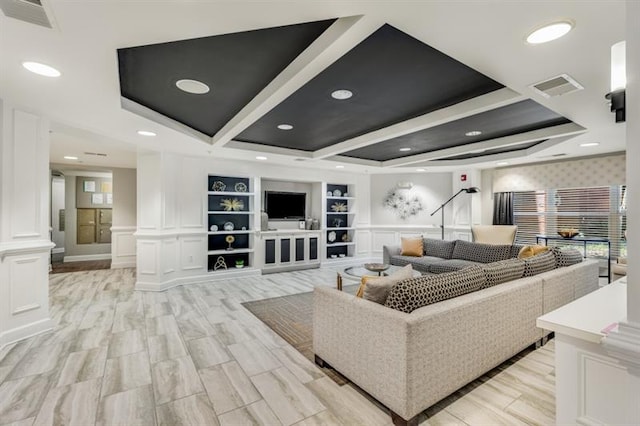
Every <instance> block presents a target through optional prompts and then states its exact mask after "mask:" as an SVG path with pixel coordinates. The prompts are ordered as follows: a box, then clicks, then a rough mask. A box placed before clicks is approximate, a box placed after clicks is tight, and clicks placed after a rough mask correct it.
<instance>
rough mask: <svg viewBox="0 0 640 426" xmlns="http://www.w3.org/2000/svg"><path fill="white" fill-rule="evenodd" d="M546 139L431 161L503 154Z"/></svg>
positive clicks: (525, 147) (520, 149) (523, 148)
mask: <svg viewBox="0 0 640 426" xmlns="http://www.w3.org/2000/svg"><path fill="white" fill-rule="evenodd" d="M546 140H547V139H545V140H541V141H535V142H527V143H520V144H516V145H508V146H505V147H500V148H493V149H487V150H485V151H482V152H470V153H468V154H460V155H453V156H451V157H443V158H437V159H435V160H432V161H449V160H468V159H470V158H480V157H485V156H487V155H495V154H504V153H507V152H518V151H522V150H525V149H529V148H533V147H534V146H536V145H538V144H541V143H542V142H545V141H546Z"/></svg>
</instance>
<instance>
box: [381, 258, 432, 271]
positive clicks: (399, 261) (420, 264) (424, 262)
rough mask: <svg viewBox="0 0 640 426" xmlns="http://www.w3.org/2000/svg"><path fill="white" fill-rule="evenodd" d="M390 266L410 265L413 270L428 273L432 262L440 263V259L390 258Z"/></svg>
mask: <svg viewBox="0 0 640 426" xmlns="http://www.w3.org/2000/svg"><path fill="white" fill-rule="evenodd" d="M390 260H391V264H392V265H395V266H405V265H412V266H413V269H415V270H417V271H420V272H429V266H430V265H431V264H432V263H434V262H440V261H441V260H442V259H440V258H439V257H433V256H422V257H414V256H391V259H390Z"/></svg>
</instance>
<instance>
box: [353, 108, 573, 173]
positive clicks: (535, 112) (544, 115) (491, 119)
mask: <svg viewBox="0 0 640 426" xmlns="http://www.w3.org/2000/svg"><path fill="white" fill-rule="evenodd" d="M570 122H571V121H570V120H568V119H566V118H565V117H563V116H561V115H559V114H556V113H555V112H553V111H551V110H550V109H548V108H545V107H543V106H542V105H540V104H539V103H537V102H535V101H532V100H530V99H528V100H524V101H520V102H517V103H515V104H511V105H507V106H504V107H501V108H496V109H493V110H489V111H486V112H483V113H481V114H476V115H472V116H470V117H466V118H463V119H460V120H456V121H452V122H450V123H447V124H442V125H440V126H436V127H431V128H429V129H425V130H420V131H418V132H415V133H409V134H407V135H403V136H399V137H397V138H393V139H387V140H386V141H383V142H380V143H377V144H374V145H369V146H366V147H364V148H359V149H355V150H352V151H348V152H345V153H343V154H342V155H344V156H347V157H354V158H360V159H366V160H376V161H387V160H393V159H396V158H403V157H408V156H411V155H416V154H423V153H427V152H432V151H438V150H441V149H446V148H452V147H455V146H460V145H470V144H473V143H476V142H481V141H484V140H489V139H495V138H500V137H504V136H510V135H515V134H518V133H524V132H529V131H532V130H538V129H543V128H545V127H551V126H556V125H560V124H566V123H570ZM473 130H479V131H482V134H481V135H479V136H471V137H469V136H465V133H467V132H469V131H473ZM405 147H406V148H411V151H409V152H400V151H398V150H399V149H400V148H405ZM469 149H473V148H471V147H469Z"/></svg>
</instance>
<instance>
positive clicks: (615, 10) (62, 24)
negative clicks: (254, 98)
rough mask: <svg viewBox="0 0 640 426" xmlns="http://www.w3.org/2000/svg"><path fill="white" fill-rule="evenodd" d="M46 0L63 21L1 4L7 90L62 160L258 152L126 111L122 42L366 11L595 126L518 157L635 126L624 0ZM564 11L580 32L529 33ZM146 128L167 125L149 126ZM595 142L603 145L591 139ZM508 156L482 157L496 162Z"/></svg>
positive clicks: (610, 147)
mask: <svg viewBox="0 0 640 426" xmlns="http://www.w3.org/2000/svg"><path fill="white" fill-rule="evenodd" d="M43 3H44V5H45V7H46V9H47V11H48V13H49V16H50V18H53V20H54V27H55V28H54V29H53V30H51V29H46V28H43V27H39V26H36V25H32V24H29V23H25V22H22V21H18V20H15V19H11V18H7V17H5V16H4V15H2V14H0V52H1V55H0V94H1V96H2V97H3V98H5V99H7V100H8V101H10V102H12V103H14V104H17V105H18V106H20V107H22V108H24V109H27V110H29V111H34V112H37V113H40V114H43V115H45V116H47V117H49V118H50V119H51V121H52V123H53V126H52V134H51V140H52V149H51V161H52V162H56V163H61V162H65V161H66V160H63V159H62V156H63V155H77V154H79V155H78V156H79V157H81V161H83V164H85V165H97V166H107V165H108V166H112V167H135V153H136V152H138V151H140V150H167V151H174V152H181V153H185V154H188V155H205V156H215V157H216V158H220V157H223V158H236V159H245V160H250V161H255V155H256V154H255V153H251V152H247V151H244V150H240V149H234V148H229V147H222V148H218V147H212V146H211V145H209V144H207V143H204V142H202V141H201V140H198V139H196V138H193V137H190V136H187V135H185V134H184V133H182V132H179V131H177V130H172V129H171V128H169V127H164V126H161V125H159V124H156V123H155V122H152V121H150V120H147V119H145V118H142V117H140V116H138V115H135V114H132V113H131V112H128V111H125V110H123V109H122V108H121V105H120V92H119V80H118V66H117V65H118V64H117V57H116V49H118V48H121V47H130V46H137V45H143V44H149V43H159V42H166V41H173V40H181V39H188V38H194V37H202V36H209V35H215V34H225V33H232V32H238V31H246V30H251V29H257V28H267V27H274V26H279V25H287V24H292V23H299V22H307V21H316V20H321V19H328V18H335V17H344V16H352V15H364V17H365V18H366V19H367V20H369V21H370V22H372V23H376V22H379V23H380V24H382V23H384V22H386V23H389V24H391V25H393V26H395V27H396V28H398V29H400V30H402V31H404V32H406V33H408V34H410V35H412V36H413V37H416V38H418V39H420V40H422V41H423V42H425V43H427V44H428V45H430V46H432V47H435V48H437V49H439V50H441V51H442V52H444V53H446V54H447V55H449V56H452V57H453V58H455V59H457V60H459V61H461V62H463V63H465V64H466V65H469V66H470V67H472V68H475V69H476V70H478V71H480V72H482V73H484V74H485V75H487V76H489V77H491V78H493V79H495V80H497V81H498V82H500V83H502V84H504V85H506V86H508V87H509V88H511V89H512V90H514V91H516V92H518V93H520V94H522V95H524V96H525V97H531V98H532V99H534V100H535V101H537V102H539V103H540V104H542V105H544V106H546V107H547V108H550V109H552V110H553V111H556V112H558V113H559V114H562V115H564V116H565V117H567V118H569V119H570V120H572V121H574V122H575V123H577V124H579V125H581V126H583V127H585V128H586V129H587V132H585V133H584V134H581V135H579V136H576V137H573V138H568V139H567V140H566V141H564V142H562V143H559V144H557V145H554V146H550V147H548V148H545V149H543V150H538V151H537V152H532V153H531V154H530V155H529V156H527V157H524V158H522V157H519V158H509V156H510V155H509V154H503V155H502V157H504V158H503V159H504V160H505V161H509V162H510V164H519V163H526V162H535V161H544V160H548V159H549V158H551V156H553V155H555V154H562V153H566V154H568V156H569V157H573V156H585V155H597V154H603V153H607V152H617V151H623V150H624V149H625V142H624V126H625V125H624V124H616V123H615V122H614V117H613V114H612V113H611V112H609V108H608V105H607V102H606V100H605V99H604V95H605V93H607V92H608V91H609V72H610V71H609V69H610V66H609V63H610V58H609V55H610V47H611V45H612V44H614V43H615V42H617V41H620V40H622V39H623V38H624V31H625V28H624V22H625V20H624V2H623V1H613V0H605V1H581V2H578V1H553V2H550V1H535V0H534V1H491V2H489V1H449V2H446V1H422V2H417V1H406V2H403V1H386V2H383V1H350V2H345V1H312V0H303V1H302V0H301V1H296V2H291V1H244V0H236V1H233V2H230V1H198V2H184V1H144V2H121V1H83V2H78V1H62V0H48V1H46V0H43ZM559 19H571V20H573V21H574V22H575V28H574V30H573V31H571V32H570V33H569V34H568V35H567V36H565V37H563V38H561V39H559V40H556V41H554V42H551V43H547V44H543V45H535V46H534V45H528V44H526V43H525V42H524V37H525V35H526V33H527V32H528V31H529V30H531V29H533V28H535V27H537V26H540V25H542V24H545V23H549V22H552V21H555V20H559ZM26 60H32V61H38V62H43V63H46V64H49V65H52V66H54V67H56V68H57V69H59V70H60V71H61V72H62V76H61V77H60V78H57V79H51V78H45V77H40V76H37V75H35V74H32V73H30V72H28V71H26V70H25V69H23V68H22V66H21V63H22V62H23V61H26ZM158 66H162V64H158ZM318 71H319V70H318ZM562 73H567V74H569V75H570V76H572V77H573V78H574V79H576V80H577V81H578V82H579V83H580V84H581V85H583V86H584V87H585V90H583V91H580V92H575V93H571V94H568V95H565V96H563V97H556V98H552V99H545V98H543V97H541V96H539V95H537V94H535V93H533V92H532V91H531V89H530V88H529V87H528V86H529V85H531V84H533V83H536V82H538V81H541V80H544V79H547V78H549V77H553V76H556V75H558V74H562ZM265 112H266V111H265ZM139 129H147V130H152V131H154V132H156V133H157V134H158V135H157V136H156V137H153V138H148V137H143V136H139V135H137V134H136V131H137V130H139ZM585 142H599V143H600V145H599V146H597V147H592V148H580V147H579V144H581V143H585ZM72 151H73V152H72ZM84 152H100V153H106V154H107V157H95V156H86V155H84V154H82V153H84ZM268 156H269V161H272V162H276V163H282V164H296V165H299V164H301V163H298V162H294V159H293V158H292V157H291V156H288V155H278V154H277V153H270V154H268ZM497 160H498V158H493V159H492V160H491V161H489V162H485V163H477V162H474V163H472V166H474V167H481V168H486V167H495V166H496V161H497ZM307 164H308V165H309V166H313V167H319V168H334V167H335V165H337V164H339V163H338V162H337V161H336V160H335V159H334V160H307ZM460 164H465V165H468V163H460ZM460 164H453V165H451V164H449V165H448V166H446V167H440V168H434V166H433V165H431V164H429V166H428V169H429V170H436V171H443V170H446V169H452V168H455V167H458V168H459V167H460ZM416 167H420V164H413V165H412V166H411V167H406V168H400V169H398V168H395V169H391V170H384V171H383V170H377V169H371V168H370V167H368V166H366V165H355V164H349V165H347V166H346V168H345V171H347V170H353V171H364V170H365V169H367V170H368V171H369V172H371V173H376V172H402V171H409V170H414V169H415V168H416Z"/></svg>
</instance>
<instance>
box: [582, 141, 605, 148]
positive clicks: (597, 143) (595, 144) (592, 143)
mask: <svg viewBox="0 0 640 426" xmlns="http://www.w3.org/2000/svg"><path fill="white" fill-rule="evenodd" d="M598 145H600V143H599V142H587V143H581V144H580V146H581V147H583V148H587V147H590V146H598Z"/></svg>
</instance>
